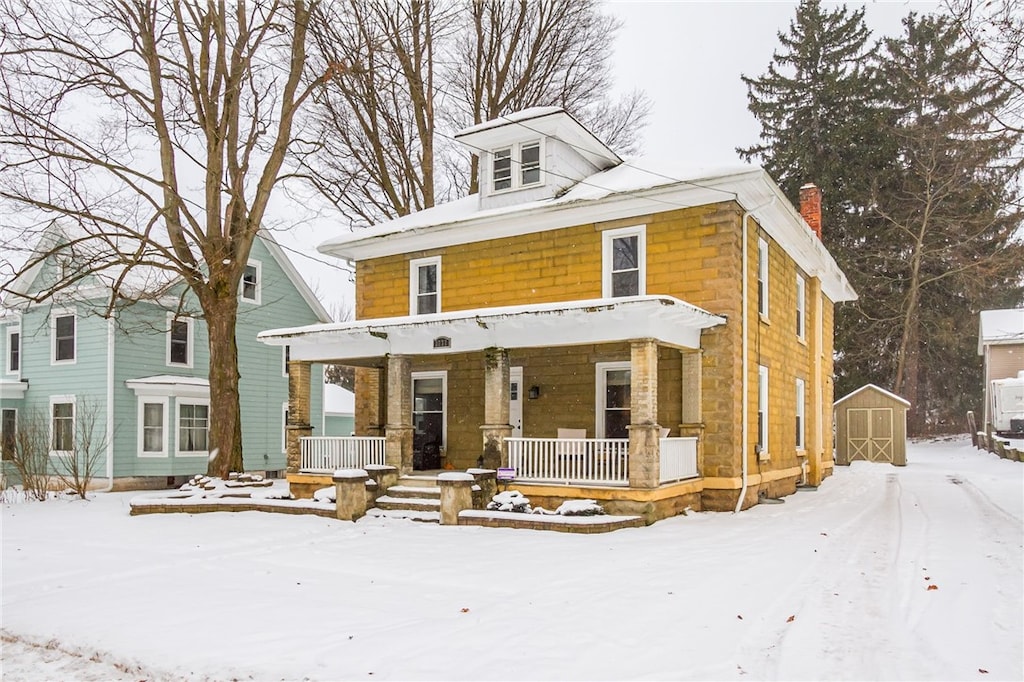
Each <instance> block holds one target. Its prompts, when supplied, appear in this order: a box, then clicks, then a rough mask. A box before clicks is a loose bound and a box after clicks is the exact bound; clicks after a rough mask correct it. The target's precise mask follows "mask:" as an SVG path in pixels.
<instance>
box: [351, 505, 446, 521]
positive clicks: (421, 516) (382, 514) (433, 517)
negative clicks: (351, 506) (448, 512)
mask: <svg viewBox="0 0 1024 682" xmlns="http://www.w3.org/2000/svg"><path fill="white" fill-rule="evenodd" d="M366 515H367V516H371V517H374V518H378V519H404V520H408V521H419V522H421V523H440V522H441V512H439V511H416V510H412V509H381V508H380V507H374V508H372V509H367V510H366Z"/></svg>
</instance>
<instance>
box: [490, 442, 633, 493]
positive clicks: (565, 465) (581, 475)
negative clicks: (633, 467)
mask: <svg viewBox="0 0 1024 682" xmlns="http://www.w3.org/2000/svg"><path fill="white" fill-rule="evenodd" d="M505 443H506V444H507V446H508V463H509V466H510V467H512V468H513V469H515V470H516V480H518V481H536V482H538V483H556V484H559V485H616V486H620V485H621V486H625V485H629V468H628V455H629V441H628V440H627V439H625V438H506V439H505Z"/></svg>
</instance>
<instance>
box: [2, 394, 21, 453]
mask: <svg viewBox="0 0 1024 682" xmlns="http://www.w3.org/2000/svg"><path fill="white" fill-rule="evenodd" d="M17 445H18V410H16V409H14V408H13V407H5V408H3V409H2V410H0V457H2V458H3V460H4V461H7V460H12V459H14V455H15V448H17Z"/></svg>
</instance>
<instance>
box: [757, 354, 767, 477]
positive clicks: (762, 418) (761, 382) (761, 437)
mask: <svg viewBox="0 0 1024 682" xmlns="http://www.w3.org/2000/svg"><path fill="white" fill-rule="evenodd" d="M757 452H758V454H759V455H760V458H761V459H768V368H767V367H765V366H764V365H759V366H758V368H757Z"/></svg>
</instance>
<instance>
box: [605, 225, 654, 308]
mask: <svg viewBox="0 0 1024 682" xmlns="http://www.w3.org/2000/svg"><path fill="white" fill-rule="evenodd" d="M601 254H602V257H601V261H602V267H601V271H602V282H601V295H602V296H603V297H604V298H618V297H621V296H642V295H644V294H646V293H647V281H646V280H647V263H646V261H647V227H646V226H645V225H638V226H636V227H624V228H620V229H617V230H606V231H605V232H604V233H603V236H602V249H601Z"/></svg>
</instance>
